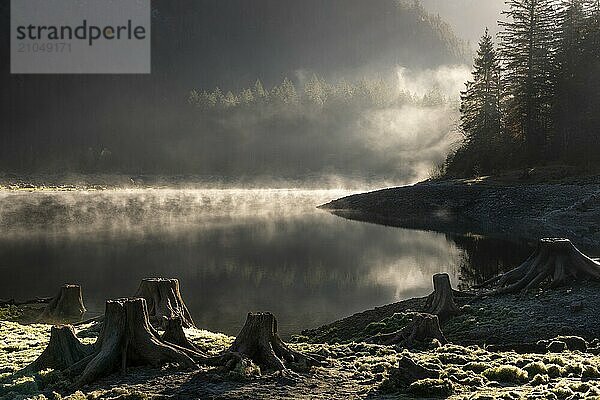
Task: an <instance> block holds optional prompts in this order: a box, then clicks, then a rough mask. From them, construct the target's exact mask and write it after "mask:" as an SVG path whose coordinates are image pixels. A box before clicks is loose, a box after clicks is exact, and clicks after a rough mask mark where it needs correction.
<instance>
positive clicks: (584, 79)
mask: <svg viewBox="0 0 600 400" xmlns="http://www.w3.org/2000/svg"><path fill="white" fill-rule="evenodd" d="M506 4H507V7H508V8H507V10H506V11H505V12H503V14H504V17H505V18H504V22H501V23H500V24H501V27H502V31H501V32H500V33H499V34H498V38H497V41H496V42H495V41H494V38H492V36H491V35H490V34H489V33H488V32H487V31H486V32H485V34H484V35H483V37H482V38H481V41H480V42H479V49H478V52H477V55H476V57H475V60H474V65H473V74H472V79H471V80H470V81H469V82H468V83H467V86H466V90H465V91H464V92H463V93H462V102H461V124H460V128H461V132H462V134H463V135H464V141H463V142H462V143H461V144H460V146H459V147H458V148H457V149H456V150H455V151H454V152H452V153H451V154H450V155H449V157H448V159H447V161H446V165H445V168H446V172H447V174H448V175H453V176H469V175H477V174H482V173H484V174H488V173H493V172H495V171H499V170H503V169H509V168H521V167H531V166H535V165H543V164H547V163H563V164H575V165H581V166H585V167H589V166H591V165H592V163H594V162H597V161H598V160H599V159H600V152H599V151H598V150H599V149H600V147H599V142H598V139H599V133H600V130H599V129H600V83H599V81H598V76H599V73H600V2H599V1H598V0H566V1H561V2H557V1H554V0H510V1H508V2H507V3H506Z"/></svg>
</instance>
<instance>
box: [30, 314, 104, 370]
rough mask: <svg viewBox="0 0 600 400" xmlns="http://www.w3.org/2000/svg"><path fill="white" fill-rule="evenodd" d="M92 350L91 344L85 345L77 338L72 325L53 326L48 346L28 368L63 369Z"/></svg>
mask: <svg viewBox="0 0 600 400" xmlns="http://www.w3.org/2000/svg"><path fill="white" fill-rule="evenodd" d="M92 351H93V349H92V346H91V345H84V344H83V343H81V342H80V341H79V339H77V337H76V336H75V331H74V330H73V327H72V326H71V325H63V326H53V327H52V329H51V330H50V341H49V342H48V346H47V347H46V349H45V350H44V351H43V352H42V354H40V356H39V357H38V358H37V359H36V360H35V361H34V362H33V363H31V364H29V366H28V367H27V368H26V370H28V371H41V370H44V369H47V368H52V369H56V370H63V369H65V368H68V367H70V366H72V365H73V364H75V363H77V362H78V361H80V360H82V359H83V358H85V357H86V356H88V355H90V354H91V352H92Z"/></svg>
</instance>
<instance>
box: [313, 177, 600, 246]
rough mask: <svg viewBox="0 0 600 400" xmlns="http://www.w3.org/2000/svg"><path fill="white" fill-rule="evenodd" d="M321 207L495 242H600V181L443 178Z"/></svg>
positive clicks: (344, 214)
mask: <svg viewBox="0 0 600 400" xmlns="http://www.w3.org/2000/svg"><path fill="white" fill-rule="evenodd" d="M321 208H323V209H326V210H329V211H331V212H332V213H334V214H336V215H339V216H342V217H345V218H349V219H355V220H360V221H366V222H374V223H381V224H386V225H392V226H398V227H403V228H410V229H421V230H432V231H438V232H443V233H454V234H467V233H469V234H478V235H485V236H488V237H494V238H504V239H513V240H514V239H516V238H519V239H524V240H538V239H540V238H542V237H565V238H569V239H571V240H572V241H573V242H574V243H575V244H576V245H577V246H579V247H580V248H582V249H583V250H586V251H590V252H592V253H591V255H594V256H595V254H593V252H594V251H597V250H600V249H598V243H600V177H598V176H590V177H584V178H581V177H577V178H569V177H567V178H562V179H549V180H545V181H540V182H537V181H529V180H528V179H523V180H521V179H518V178H517V179H507V180H502V179H492V178H487V179H485V178H483V179H472V180H442V181H430V182H423V183H418V184H416V185H413V186H405V187H399V188H393V189H386V190H379V191H375V192H370V193H364V194H357V195H353V196H349V197H345V198H342V199H338V200H334V201H332V202H330V203H328V204H325V205H323V206H321Z"/></svg>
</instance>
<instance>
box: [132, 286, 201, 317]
mask: <svg viewBox="0 0 600 400" xmlns="http://www.w3.org/2000/svg"><path fill="white" fill-rule="evenodd" d="M134 297H139V298H143V299H145V300H146V303H147V304H148V315H149V316H150V321H151V322H152V323H153V324H155V325H156V326H160V327H163V328H164V327H165V326H166V323H167V322H166V320H167V319H169V318H174V317H180V318H181V322H182V324H183V327H184V328H194V327H195V326H196V325H195V324H194V320H193V319H192V316H191V315H190V312H189V311H188V309H187V307H186V306H185V303H184V302H183V299H182V298H181V292H180V291H179V280H177V279H165V278H146V279H143V280H142V282H141V283H140V287H139V288H138V290H137V293H136V294H135V296H134Z"/></svg>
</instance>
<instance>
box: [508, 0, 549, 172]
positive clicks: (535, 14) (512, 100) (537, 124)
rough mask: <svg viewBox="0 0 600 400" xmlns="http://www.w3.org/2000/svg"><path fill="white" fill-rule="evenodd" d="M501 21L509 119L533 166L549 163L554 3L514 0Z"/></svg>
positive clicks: (510, 127) (509, 4) (538, 0)
mask: <svg viewBox="0 0 600 400" xmlns="http://www.w3.org/2000/svg"><path fill="white" fill-rule="evenodd" d="M506 4H507V5H508V7H509V9H508V10H507V11H504V12H503V14H504V15H505V16H506V17H507V20H506V21H504V22H500V26H501V27H503V28H504V29H503V31H502V32H500V33H499V37H500V52H501V56H502V58H503V62H504V68H505V71H504V74H503V86H504V87H505V90H506V94H507V97H506V99H507V100H506V111H507V114H506V117H507V119H506V121H507V128H508V130H509V133H510V134H512V135H515V136H518V137H520V138H522V139H523V140H524V142H525V150H526V154H527V158H528V161H529V162H538V161H541V160H543V159H544V156H545V155H546V152H547V147H548V138H549V137H550V136H551V134H552V130H553V122H554V119H553V115H552V114H553V109H554V108H553V104H554V92H555V80H556V79H555V76H556V51H557V39H558V37H559V35H558V32H557V29H556V25H557V20H558V18H559V13H558V9H557V5H556V3H555V1H553V0H509V1H507V2H506Z"/></svg>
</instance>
